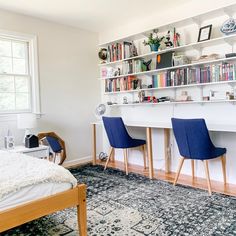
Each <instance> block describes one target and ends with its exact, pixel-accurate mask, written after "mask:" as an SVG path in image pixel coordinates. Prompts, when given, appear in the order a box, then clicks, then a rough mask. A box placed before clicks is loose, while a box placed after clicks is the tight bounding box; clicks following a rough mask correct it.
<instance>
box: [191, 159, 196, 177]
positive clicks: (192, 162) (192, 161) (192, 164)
mask: <svg viewBox="0 0 236 236" xmlns="http://www.w3.org/2000/svg"><path fill="white" fill-rule="evenodd" d="M191 166H192V179H194V176H195V174H194V160H191Z"/></svg>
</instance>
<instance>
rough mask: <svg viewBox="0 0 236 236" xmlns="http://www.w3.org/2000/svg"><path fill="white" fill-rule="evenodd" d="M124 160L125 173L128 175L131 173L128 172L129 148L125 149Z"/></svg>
mask: <svg viewBox="0 0 236 236" xmlns="http://www.w3.org/2000/svg"><path fill="white" fill-rule="evenodd" d="M124 162H125V173H126V175H128V174H129V172H128V149H124Z"/></svg>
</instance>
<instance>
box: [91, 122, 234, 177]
mask: <svg viewBox="0 0 236 236" xmlns="http://www.w3.org/2000/svg"><path fill="white" fill-rule="evenodd" d="M124 123H125V125H126V126H129V127H142V128H145V129H146V138H147V151H148V160H149V178H150V179H152V178H153V171H154V170H153V154H152V129H153V128H155V129H164V150H165V171H166V173H168V172H169V160H170V155H169V153H170V152H169V146H170V141H169V140H170V129H172V125H171V122H146V121H124ZM91 124H92V132H93V133H92V135H93V164H94V165H95V164H96V125H102V122H101V121H100V122H99V121H97V122H93V123H91ZM206 124H207V128H208V130H209V131H218V132H236V122H235V125H230V124H222V123H209V122H207V121H206Z"/></svg>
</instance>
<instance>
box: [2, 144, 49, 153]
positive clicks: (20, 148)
mask: <svg viewBox="0 0 236 236" xmlns="http://www.w3.org/2000/svg"><path fill="white" fill-rule="evenodd" d="M48 149H49V146H45V145H39V146H38V147H35V148H26V147H25V146H23V145H21V146H20V145H19V146H15V147H14V148H13V149H4V150H6V151H9V152H24V153H27V152H34V151H42V150H48Z"/></svg>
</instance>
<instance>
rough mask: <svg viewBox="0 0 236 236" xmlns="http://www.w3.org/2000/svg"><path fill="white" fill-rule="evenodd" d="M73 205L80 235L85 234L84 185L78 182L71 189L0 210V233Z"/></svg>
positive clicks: (84, 235) (83, 235)
mask: <svg viewBox="0 0 236 236" xmlns="http://www.w3.org/2000/svg"><path fill="white" fill-rule="evenodd" d="M73 206H77V214H78V215H77V216H78V225H79V233H80V236H86V235H87V212H86V186H85V185H84V184H80V185H78V186H77V187H75V188H73V189H70V190H67V191H64V192H61V193H57V194H54V195H51V196H49V197H44V198H39V199H37V200H35V201H31V202H29V203H25V204H22V205H19V206H17V207H14V208H11V209H7V210H4V211H0V233H1V232H3V231H5V230H8V229H11V228H13V227H16V226H19V225H22V224H24V223H27V222H29V221H32V220H35V219H37V218H40V217H42V216H46V215H49V214H51V213H53V212H56V211H60V210H63V209H65V208H69V207H73Z"/></svg>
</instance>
